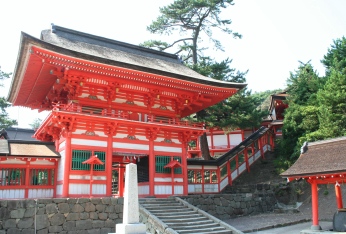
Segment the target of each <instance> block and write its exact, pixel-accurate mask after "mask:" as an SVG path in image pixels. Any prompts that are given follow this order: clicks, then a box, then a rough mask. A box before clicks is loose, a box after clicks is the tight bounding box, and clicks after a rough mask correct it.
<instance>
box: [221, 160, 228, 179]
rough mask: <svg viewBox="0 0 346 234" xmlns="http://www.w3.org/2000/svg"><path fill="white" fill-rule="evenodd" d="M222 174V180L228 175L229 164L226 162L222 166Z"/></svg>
mask: <svg viewBox="0 0 346 234" xmlns="http://www.w3.org/2000/svg"><path fill="white" fill-rule="evenodd" d="M220 176H221V178H220V179H221V180H222V179H224V178H225V177H226V176H227V164H224V165H223V166H222V167H221V168H220Z"/></svg>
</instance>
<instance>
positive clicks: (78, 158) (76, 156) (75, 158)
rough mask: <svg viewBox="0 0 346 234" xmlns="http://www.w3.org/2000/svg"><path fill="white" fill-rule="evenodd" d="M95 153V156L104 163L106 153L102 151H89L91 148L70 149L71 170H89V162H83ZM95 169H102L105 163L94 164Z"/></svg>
mask: <svg viewBox="0 0 346 234" xmlns="http://www.w3.org/2000/svg"><path fill="white" fill-rule="evenodd" d="M93 154H94V155H95V154H96V155H97V157H98V158H99V159H100V160H101V161H102V162H103V163H105V159H106V153H105V152H103V151H95V152H93V151H91V150H72V170H87V171H89V170H90V164H83V162H84V161H85V160H88V159H89V158H90V156H91V155H93ZM94 170H95V171H104V170H105V164H103V165H94Z"/></svg>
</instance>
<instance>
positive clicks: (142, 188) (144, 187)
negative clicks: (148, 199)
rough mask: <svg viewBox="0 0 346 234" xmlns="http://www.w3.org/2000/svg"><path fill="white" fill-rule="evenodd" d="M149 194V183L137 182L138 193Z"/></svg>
mask: <svg viewBox="0 0 346 234" xmlns="http://www.w3.org/2000/svg"><path fill="white" fill-rule="evenodd" d="M148 194H149V185H141V184H138V195H148Z"/></svg>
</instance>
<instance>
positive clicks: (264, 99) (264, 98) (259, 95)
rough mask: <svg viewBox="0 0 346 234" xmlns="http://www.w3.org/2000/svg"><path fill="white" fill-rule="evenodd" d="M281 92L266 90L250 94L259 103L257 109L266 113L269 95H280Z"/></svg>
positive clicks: (269, 100) (280, 90) (278, 90)
mask: <svg viewBox="0 0 346 234" xmlns="http://www.w3.org/2000/svg"><path fill="white" fill-rule="evenodd" d="M282 91H283V90H282V89H274V90H266V91H263V92H255V93H254V94H252V96H253V97H254V98H255V99H258V101H259V102H260V103H261V104H260V105H259V107H258V108H259V109H260V110H261V111H268V110H269V107H270V102H271V99H270V97H271V95H273V94H277V93H280V92H282Z"/></svg>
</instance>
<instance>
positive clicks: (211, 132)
mask: <svg viewBox="0 0 346 234" xmlns="http://www.w3.org/2000/svg"><path fill="white" fill-rule="evenodd" d="M210 143H211V148H212V149H214V135H213V129H210ZM211 154H212V156H214V151H212V152H211Z"/></svg>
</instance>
